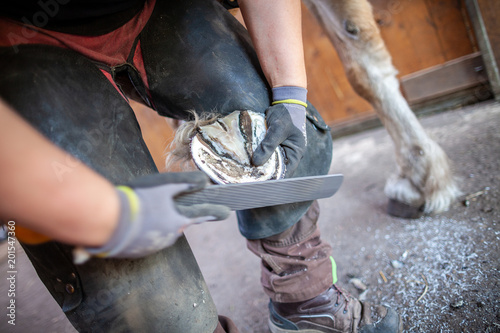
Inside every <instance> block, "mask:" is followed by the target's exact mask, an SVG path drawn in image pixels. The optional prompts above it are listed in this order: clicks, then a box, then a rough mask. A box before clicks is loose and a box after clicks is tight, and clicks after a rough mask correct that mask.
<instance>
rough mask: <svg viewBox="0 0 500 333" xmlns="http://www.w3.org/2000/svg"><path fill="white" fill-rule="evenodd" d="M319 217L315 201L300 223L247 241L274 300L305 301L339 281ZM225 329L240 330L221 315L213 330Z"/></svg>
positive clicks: (228, 331)
mask: <svg viewBox="0 0 500 333" xmlns="http://www.w3.org/2000/svg"><path fill="white" fill-rule="evenodd" d="M318 216H319V205H318V203H317V201H315V202H314V203H313V204H312V205H311V207H310V208H309V210H308V211H307V213H306V214H305V215H304V216H303V217H302V218H301V219H300V220H299V222H297V223H296V224H294V225H293V226H292V227H290V228H289V229H287V230H285V231H284V232H282V233H279V234H277V235H274V236H271V237H267V238H264V239H256V240H248V241H247V245H248V248H249V249H250V250H251V251H252V252H253V253H255V254H256V255H258V256H259V257H260V258H261V259H262V266H261V269H262V276H261V283H262V286H263V288H264V291H265V292H266V294H267V295H268V296H269V297H270V298H271V299H272V300H273V301H275V302H284V303H286V302H301V301H305V300H308V299H311V298H314V297H316V296H318V295H319V294H320V293H322V292H323V291H325V290H327V289H328V288H329V287H330V286H331V285H332V284H333V283H335V282H336V281H334V279H336V276H334V274H335V273H334V269H332V259H331V252H332V248H331V246H330V245H329V244H327V243H325V242H323V241H322V240H321V238H320V232H319V230H318V228H317V226H316V223H317V221H318ZM335 275H336V274H335ZM225 332H226V333H238V329H237V328H236V326H235V325H234V323H233V322H232V321H231V320H230V319H229V318H226V317H222V316H219V325H218V326H217V329H216V330H215V332H214V333H225Z"/></svg>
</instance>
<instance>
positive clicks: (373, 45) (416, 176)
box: [304, 0, 460, 218]
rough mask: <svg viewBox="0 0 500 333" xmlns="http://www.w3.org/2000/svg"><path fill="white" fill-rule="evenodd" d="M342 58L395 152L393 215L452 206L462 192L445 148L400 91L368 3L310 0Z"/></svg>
mask: <svg viewBox="0 0 500 333" xmlns="http://www.w3.org/2000/svg"><path fill="white" fill-rule="evenodd" d="M304 3H305V4H306V6H307V7H308V8H309V10H310V11H311V13H313V15H314V16H315V17H316V19H317V20H318V22H319V23H320V24H321V26H322V27H323V29H324V30H325V32H326V33H327V35H328V36H329V38H330V40H331V41H332V43H333V45H334V46H335V48H336V50H337V52H338V54H339V57H340V58H341V60H342V63H343V66H344V69H345V72H346V74H347V77H348V79H349V82H350V83H351V85H352V86H353V88H354V90H355V91H356V92H357V93H358V94H359V95H360V96H361V97H363V98H364V99H366V100H367V101H368V102H369V103H371V104H372V106H373V107H374V109H375V111H376V113H377V115H378V117H379V118H380V120H381V121H382V123H383V125H384V126H385V128H386V129H387V131H388V132H389V135H390V136H391V138H392V140H393V142H394V148H395V155H396V163H397V173H396V174H395V175H393V176H391V177H390V178H389V179H388V181H387V183H386V187H385V193H386V195H387V196H388V197H389V199H390V200H389V206H388V212H389V214H391V215H395V216H400V217H409V218H415V217H418V216H419V215H420V214H421V213H422V212H425V213H438V212H442V211H445V210H447V209H448V208H449V206H450V204H451V203H452V202H453V201H454V200H455V198H456V197H457V196H458V195H459V194H460V191H459V189H458V187H457V185H456V183H455V180H454V177H453V175H452V173H451V170H450V164H449V162H448V158H447V156H446V154H445V153H444V152H443V150H442V149H441V147H440V146H439V145H438V144H437V143H436V142H434V141H433V140H432V139H430V138H429V136H428V135H427V134H426V133H425V131H424V129H423V128H422V126H421V124H420V123H419V121H418V120H417V118H416V117H415V115H414V113H413V112H412V111H411V109H410V107H409V106H408V103H407V101H406V100H405V99H404V97H403V96H402V94H401V92H400V90H399V81H398V79H397V78H396V74H397V71H396V69H395V68H394V66H393V65H392V60H391V56H390V54H389V52H388V51H387V49H386V47H385V44H384V42H383V40H382V38H381V35H380V31H379V29H378V27H377V25H376V23H375V20H374V17H373V13H372V8H371V5H370V4H369V3H368V1H366V0H344V1H340V0H336V1H335V0H304Z"/></svg>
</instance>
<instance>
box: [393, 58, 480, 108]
mask: <svg viewBox="0 0 500 333" xmlns="http://www.w3.org/2000/svg"><path fill="white" fill-rule="evenodd" d="M487 83H488V77H487V75H486V72H485V70H484V63H483V60H482V57H481V53H479V52H476V53H472V54H469V55H466V56H463V57H460V58H458V59H455V60H451V61H448V62H446V63H444V64H442V65H437V66H434V67H431V68H428V69H425V70H422V71H419V72H416V73H413V74H410V75H407V76H405V77H403V78H401V87H402V90H403V92H404V94H405V96H406V99H407V100H408V102H409V103H410V104H411V103H417V102H422V101H424V100H429V99H433V98H436V97H439V96H444V95H447V94H451V93H454V92H456V91H459V90H463V89H467V88H470V87H474V86H478V85H485V84H487Z"/></svg>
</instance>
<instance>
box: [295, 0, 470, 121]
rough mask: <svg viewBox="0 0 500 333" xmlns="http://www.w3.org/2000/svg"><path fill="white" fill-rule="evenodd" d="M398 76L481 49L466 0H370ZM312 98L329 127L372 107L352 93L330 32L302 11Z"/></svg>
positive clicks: (366, 113) (358, 117) (370, 111)
mask: <svg viewBox="0 0 500 333" xmlns="http://www.w3.org/2000/svg"><path fill="white" fill-rule="evenodd" d="M370 3H371V4H372V6H373V11H374V15H375V18H376V21H377V23H378V26H379V28H380V30H381V34H382V37H383V39H384V41H385V43H386V46H387V48H388V49H389V52H390V53H391V55H392V59H393V63H394V65H395V67H396V68H397V69H398V71H399V75H398V77H399V78H401V77H404V76H405V75H408V74H411V73H415V72H417V71H420V70H423V69H426V68H429V67H432V66H436V65H440V64H444V63H445V62H447V61H450V60H453V59H457V58H459V57H462V56H465V55H468V54H471V53H473V52H475V51H477V46H476V42H475V40H474V34H473V32H472V30H471V28H470V24H469V21H468V16H467V11H466V8H465V5H464V3H463V0H439V1H437V0H370ZM303 10H304V11H303V13H304V14H303V29H304V44H305V56H306V63H307V71H308V86H309V95H308V96H309V99H310V100H311V102H312V103H313V104H314V105H315V106H316V107H317V108H318V110H319V111H320V113H321V114H322V116H323V117H324V118H325V120H326V121H327V122H328V123H330V124H335V123H341V122H345V121H348V120H353V119H360V118H361V119H362V118H363V117H365V116H367V115H371V114H373V111H372V107H371V106H370V105H369V104H368V103H366V102H365V101H364V100H362V99H361V98H360V97H359V96H357V95H356V93H354V91H353V90H352V88H351V87H350V85H349V83H348V81H347V78H346V76H345V74H344V72H343V69H342V64H341V62H340V60H339V58H338V56H337V54H336V51H335V50H334V48H333V47H332V45H331V43H330V42H329V40H328V37H327V36H326V34H325V33H324V32H323V31H322V30H321V28H320V27H319V25H318V24H317V23H316V21H315V19H314V17H313V16H312V15H311V14H310V13H309V12H308V11H307V9H306V8H305V7H304V8H303Z"/></svg>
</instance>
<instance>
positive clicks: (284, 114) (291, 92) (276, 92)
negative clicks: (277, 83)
mask: <svg viewBox="0 0 500 333" xmlns="http://www.w3.org/2000/svg"><path fill="white" fill-rule="evenodd" d="M306 96H307V90H306V89H305V88H300V87H291V86H287V87H278V88H273V105H272V106H271V107H269V108H268V109H267V110H266V124H267V133H266V136H265V137H264V139H263V140H262V142H261V144H260V145H259V147H257V149H256V150H255V151H254V154H253V157H252V163H253V164H254V165H262V164H264V163H265V162H266V161H267V160H268V159H269V158H270V157H271V155H272V154H273V152H274V151H275V149H276V148H277V147H278V145H281V147H282V148H283V149H284V151H285V155H286V175H287V176H288V177H289V176H291V175H292V174H293V172H294V171H295V169H296V168H297V166H298V164H299V162H300V160H301V159H302V156H303V154H304V152H305V149H306V144H307V134H306V106H307V104H306Z"/></svg>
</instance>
